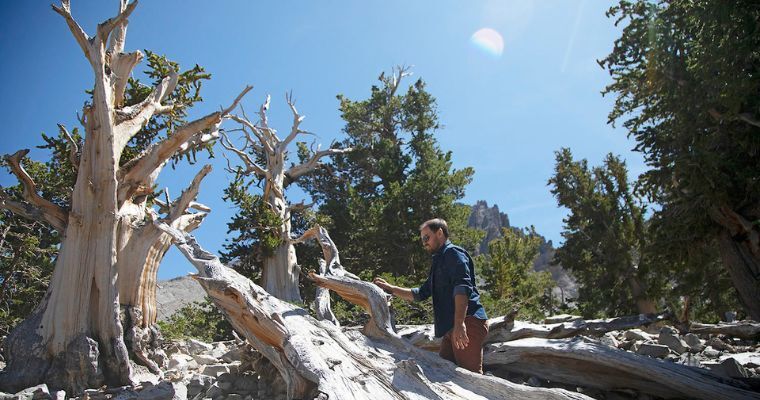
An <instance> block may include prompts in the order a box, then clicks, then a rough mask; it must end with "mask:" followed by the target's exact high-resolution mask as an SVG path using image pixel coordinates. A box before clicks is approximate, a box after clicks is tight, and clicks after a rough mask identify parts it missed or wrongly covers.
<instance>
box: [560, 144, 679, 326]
mask: <svg viewBox="0 0 760 400" xmlns="http://www.w3.org/2000/svg"><path fill="white" fill-rule="evenodd" d="M556 162H557V163H556V165H555V169H554V171H555V172H554V176H553V177H552V178H551V179H549V184H550V185H551V186H552V189H551V192H552V194H554V196H555V197H556V198H557V202H558V203H559V205H560V206H563V207H566V208H567V209H568V210H569V215H568V216H567V217H566V218H565V219H564V231H563V232H562V237H563V238H565V242H564V243H563V245H562V246H561V247H560V248H559V249H557V252H556V254H555V263H560V264H562V266H563V267H565V268H568V269H569V270H570V271H572V273H573V276H575V278H576V279H577V280H578V284H579V292H578V299H577V302H578V308H579V309H580V311H581V313H582V314H583V315H584V316H586V317H597V316H611V315H631V314H638V313H639V308H638V306H637V302H638V301H654V300H656V299H659V298H660V297H661V295H662V293H663V290H664V287H665V286H664V285H665V280H666V279H667V270H666V269H664V268H661V267H662V265H661V264H659V263H657V262H655V261H657V260H653V259H652V257H650V253H648V252H647V249H648V244H649V242H648V240H649V238H648V236H647V235H648V233H647V224H646V218H645V213H646V207H645V205H643V204H642V203H641V201H640V199H638V198H637V197H636V196H635V195H634V193H633V190H632V188H631V187H630V186H629V183H628V171H627V168H626V166H625V162H624V161H622V160H621V159H620V158H618V157H616V156H613V155H612V154H608V155H607V157H606V158H605V160H604V164H603V165H602V166H598V167H594V168H589V166H588V162H587V161H586V160H585V159H583V160H580V161H575V160H573V155H572V153H571V152H570V149H567V148H564V149H562V150H560V151H558V152H556ZM637 291H638V292H637Z"/></svg>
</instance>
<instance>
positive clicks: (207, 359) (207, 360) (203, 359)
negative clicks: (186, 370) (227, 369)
mask: <svg viewBox="0 0 760 400" xmlns="http://www.w3.org/2000/svg"><path fill="white" fill-rule="evenodd" d="M193 360H195V362H197V363H198V364H199V365H206V364H218V363H219V360H218V359H217V358H216V357H214V356H211V355H208V354H194V355H193Z"/></svg>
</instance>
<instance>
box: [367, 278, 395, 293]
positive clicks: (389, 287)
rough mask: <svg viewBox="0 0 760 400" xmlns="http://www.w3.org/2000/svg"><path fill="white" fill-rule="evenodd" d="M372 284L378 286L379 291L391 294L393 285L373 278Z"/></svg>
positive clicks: (381, 279)
mask: <svg viewBox="0 0 760 400" xmlns="http://www.w3.org/2000/svg"><path fill="white" fill-rule="evenodd" d="M372 283H374V284H375V285H377V286H380V289H383V290H385V291H386V292H387V293H390V294H393V285H391V284H390V283H388V282H386V281H385V279H383V278H375V279H374V280H373V281H372Z"/></svg>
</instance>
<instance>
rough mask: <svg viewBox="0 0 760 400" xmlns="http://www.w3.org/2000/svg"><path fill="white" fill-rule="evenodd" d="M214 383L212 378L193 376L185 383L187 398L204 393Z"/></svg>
mask: <svg viewBox="0 0 760 400" xmlns="http://www.w3.org/2000/svg"><path fill="white" fill-rule="evenodd" d="M213 383H214V377H211V376H208V375H202V374H195V375H193V377H192V378H190V381H188V383H187V397H188V398H189V399H191V398H193V397H195V396H196V395H197V394H198V393H201V392H205V391H206V390H208V388H210V387H211V385H212V384H213Z"/></svg>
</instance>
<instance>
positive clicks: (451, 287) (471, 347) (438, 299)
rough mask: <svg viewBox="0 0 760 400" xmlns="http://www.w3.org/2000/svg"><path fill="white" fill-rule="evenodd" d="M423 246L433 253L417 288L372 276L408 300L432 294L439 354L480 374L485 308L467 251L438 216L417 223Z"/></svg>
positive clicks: (484, 332)
mask: <svg viewBox="0 0 760 400" xmlns="http://www.w3.org/2000/svg"><path fill="white" fill-rule="evenodd" d="M420 237H421V239H422V246H423V247H424V248H425V250H427V251H428V252H429V253H430V254H432V256H433V263H432V265H431V266H430V273H429V274H428V278H427V280H426V281H425V283H423V284H422V286H420V287H419V288H412V289H410V288H404V287H399V286H394V285H391V284H389V283H388V282H386V281H385V280H383V279H382V278H375V280H374V283H375V284H376V285H377V286H380V288H382V289H383V290H385V291H386V292H388V293H391V294H393V295H394V296H396V297H399V298H402V299H404V300H407V301H422V300H425V299H427V298H428V297H431V296H432V297H433V314H434V315H433V316H434V320H435V336H436V337H441V336H443V339H442V341H441V350H440V352H439V354H440V356H441V357H443V358H445V359H447V360H449V361H453V362H455V363H456V364H457V365H459V366H460V367H462V368H466V369H468V370H470V371H473V372H478V373H481V374H482V373H483V341H484V340H485V337H486V334H487V333H488V324H487V317H486V312H485V309H484V308H483V305H482V304H480V294H479V293H478V289H477V288H476V287H475V265H474V263H473V262H472V258H471V257H470V255H469V254H467V251H465V250H464V249H463V248H461V247H459V246H455V245H453V244H451V242H450V241H449V227H448V225H447V224H446V221H444V220H443V219H440V218H436V219H431V220H429V221H426V222H425V223H423V224H422V225H421V226H420Z"/></svg>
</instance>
